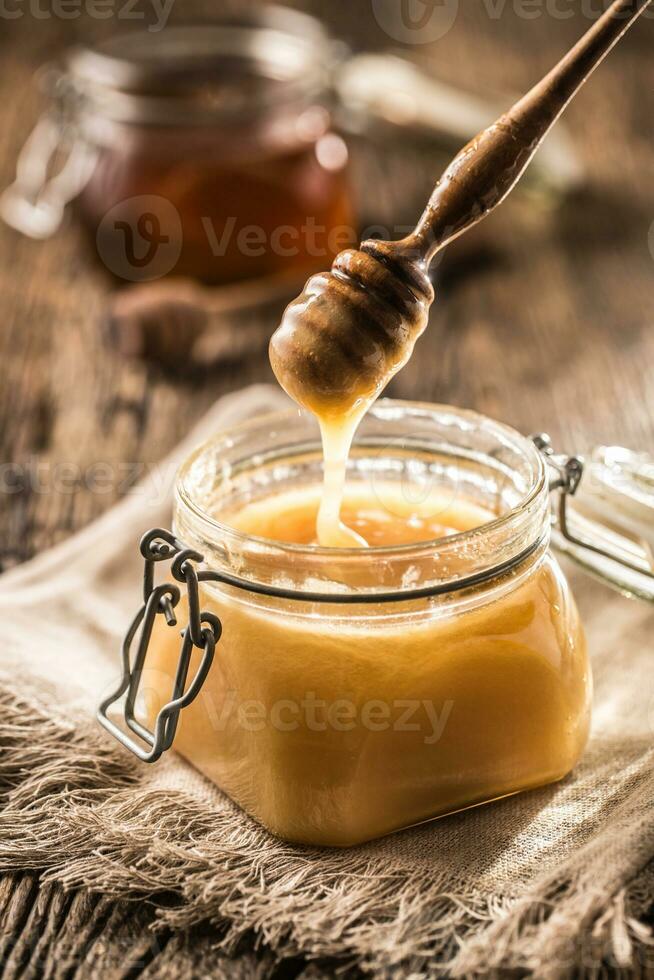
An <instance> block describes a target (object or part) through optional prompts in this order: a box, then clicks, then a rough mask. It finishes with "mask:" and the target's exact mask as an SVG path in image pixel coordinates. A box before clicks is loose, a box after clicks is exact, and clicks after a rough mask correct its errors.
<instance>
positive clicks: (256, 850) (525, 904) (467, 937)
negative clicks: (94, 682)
mask: <svg viewBox="0 0 654 980" xmlns="http://www.w3.org/2000/svg"><path fill="white" fill-rule="evenodd" d="M0 712H1V714H0V752H1V754H0V800H1V802H2V813H1V814H0V870H4V871H18V870H38V871H41V872H43V880H44V881H51V882H56V883H58V884H60V885H62V886H63V887H64V888H69V889H88V890H90V891H92V892H95V893H101V894H102V895H103V896H105V897H106V898H108V899H116V900H119V899H122V900H140V901H143V900H147V901H149V902H151V903H152V904H153V905H154V906H155V907H156V908H157V920H156V921H157V922H158V923H159V924H161V925H166V926H168V927H170V928H173V929H182V928H186V927H188V926H193V925H197V924H201V923H203V922H211V923H213V924H214V925H215V926H217V927H218V928H219V930H220V932H219V935H220V937H222V938H221V940H220V946H221V947H222V948H224V949H225V950H227V951H229V950H230V949H233V948H235V947H236V945H237V944H238V942H239V941H240V940H241V939H242V938H243V937H244V936H245V935H248V934H249V935H252V934H254V936H255V938H256V941H257V943H259V944H263V945H266V946H268V947H269V948H271V949H272V950H273V951H274V952H275V953H276V954H277V955H278V956H280V957H288V956H295V955H298V954H302V955H303V956H306V957H309V958H313V957H315V958H319V957H329V958H336V959H339V960H341V961H342V962H343V966H344V968H345V971H347V969H348V964H354V963H356V964H357V966H358V967H359V968H360V969H363V970H365V971H367V972H370V973H373V974H374V975H376V976H379V977H389V978H390V977H393V978H397V977H401V976H406V977H412V978H416V977H425V976H428V977H432V976H438V975H451V976H484V975H502V974H503V973H505V971H507V970H509V969H520V970H523V971H525V970H527V971H529V972H531V973H533V974H535V975H537V976H539V977H561V976H568V975H572V973H573V972H574V974H575V976H580V975H588V976H596V975H597V972H598V969H599V968H600V966H601V964H607V963H609V964H611V963H612V964H614V965H617V966H619V967H624V968H629V967H633V966H635V965H638V967H639V968H643V966H644V965H645V964H648V963H649V964H653V963H654V958H653V957H652V955H651V951H652V938H651V933H650V930H649V929H648V927H647V926H646V925H645V924H643V922H642V921H641V920H640V917H641V916H642V914H643V913H644V912H645V911H646V910H647V909H648V908H649V906H650V905H651V902H652V897H653V896H654V874H651V872H649V871H648V872H647V873H646V874H645V875H640V876H639V877H636V875H637V872H638V871H639V870H640V869H641V868H643V867H644V866H645V865H647V862H648V860H649V857H650V856H651V854H652V853H654V826H652V818H651V817H650V816H649V814H650V813H651V812H652V811H651V808H649V807H648V808H645V813H644V815H643V817H642V821H641V823H640V824H639V825H638V826H637V827H634V822H633V820H630V821H629V831H628V832H629V834H630V835H631V834H634V833H636V835H637V837H638V845H637V846H636V847H635V848H634V852H633V853H634V857H633V872H634V883H633V885H632V887H630V888H627V889H625V888H620V889H617V890H615V891H614V892H611V890H610V888H609V889H607V887H606V883H604V884H602V883H601V881H598V880H597V875H596V874H595V873H594V872H593V871H592V869H593V867H594V866H595V864H594V860H593V859H594V858H596V857H597V855H593V853H592V848H593V846H595V845H594V843H593V842H591V843H590V845H588V847H586V848H584V849H582V850H583V852H584V853H582V854H581V855H579V856H578V857H577V858H576V859H575V860H574V861H568V862H567V863H566V864H565V868H564V870H563V871H562V870H561V869H559V870H557V872H556V873H555V874H552V875H551V876H550V877H549V878H547V879H546V880H544V881H541V882H539V888H538V893H537V894H530V895H528V896H526V897H522V898H520V899H519V900H516V899H511V898H510V897H505V898H496V899H494V900H493V901H487V900H483V901H482V900H480V898H479V896H478V895H476V894H475V892H474V885H473V884H465V883H463V882H462V883H461V886H460V888H459V889H457V891H456V893H453V892H452V889H451V881H449V882H448V889H447V890H445V889H444V883H443V882H441V881H439V880H438V878H437V877H436V876H434V877H430V878H429V880H427V879H426V877H425V876H420V877H418V878H416V877H412V878H408V877H407V875H406V870H405V869H400V868H398V869H397V870H395V869H393V868H392V866H391V867H389V864H388V862H387V861H382V860H381V859H380V858H371V857H370V855H366V853H365V850H354V851H340V852H333V851H330V852H324V851H319V850H314V849H309V848H299V847H294V846H292V845H288V844H284V843H283V842H281V841H278V840H276V839H274V838H271V837H270V835H269V834H268V833H267V832H266V831H265V830H263V829H262V828H261V827H259V826H258V825H257V824H255V823H254V822H253V821H250V820H249V819H248V818H247V817H245V816H244V815H243V814H241V812H240V811H237V810H236V809H235V808H234V809H232V808H231V807H227V808H220V809H217V808H215V807H212V806H211V805H210V804H208V803H207V802H206V801H202V800H196V799H195V798H194V797H192V796H190V795H189V794H185V793H182V792H179V791H175V792H171V791H162V790H152V789H147V788H144V787H141V788H139V786H138V782H139V779H140V778H141V777H140V770H136V771H135V769H134V766H133V763H132V760H131V758H130V757H128V756H127V755H125V754H123V753H122V752H121V750H119V749H116V748H115V747H113V746H112V745H111V744H110V743H109V741H108V740H107V739H106V738H105V737H104V736H103V734H102V733H101V732H100V731H99V730H98V729H97V728H96V727H95V726H94V725H92V724H90V723H89V722H88V721H80V720H77V719H76V720H71V719H70V718H69V717H67V716H65V715H60V714H53V710H52V706H51V705H48V706H47V709H46V706H45V705H44V704H43V702H42V701H41V699H40V696H39V695H38V694H37V693H36V692H35V691H34V690H32V689H30V688H29V687H25V686H23V682H21V690H20V692H18V691H17V690H16V678H15V677H11V678H9V677H3V676H2V675H0ZM653 781H654V780H653V779H649V780H643V781H642V782H641V785H639V786H637V787H635V788H634V792H635V793H637V794H638V795H639V796H640V795H641V794H649V797H650V799H651V794H652V792H653V791H654V786H653V785H652V783H653ZM616 829H617V831H618V832H619V831H620V828H616ZM336 854H337V855H338V856H337V858H336V857H335V855H336Z"/></svg>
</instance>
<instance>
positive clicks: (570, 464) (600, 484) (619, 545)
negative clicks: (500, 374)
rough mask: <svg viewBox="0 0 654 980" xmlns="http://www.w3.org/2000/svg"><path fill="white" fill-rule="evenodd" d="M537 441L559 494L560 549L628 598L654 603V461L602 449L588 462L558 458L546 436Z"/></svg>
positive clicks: (557, 541)
mask: <svg viewBox="0 0 654 980" xmlns="http://www.w3.org/2000/svg"><path fill="white" fill-rule="evenodd" d="M532 439H533V441H534V443H535V445H536V447H537V448H538V449H539V450H540V452H541V453H542V455H543V457H544V458H545V462H546V463H547V464H548V466H549V467H550V468H551V469H553V470H554V475H553V478H552V480H551V481H550V489H551V490H558V492H559V493H558V506H557V512H556V523H555V525H554V528H553V532H552V541H553V544H554V545H555V547H556V548H557V549H558V550H559V551H561V552H563V553H564V554H566V555H568V556H569V557H570V558H572V559H573V560H574V561H575V562H576V563H577V564H578V565H580V566H581V567H582V568H584V569H586V571H588V572H590V573H591V574H592V575H594V576H595V577H596V578H598V579H600V580H601V581H603V582H605V583H606V584H607V585H610V586H612V587H613V588H616V589H618V590H619V591H620V592H622V593H623V594H624V595H627V596H629V597H632V598H638V599H645V600H647V601H649V602H654V555H653V551H652V549H653V547H654V460H653V459H652V458H651V457H650V456H648V455H647V454H646V453H635V452H632V451H631V450H628V449H623V448H620V447H617V446H610V447H606V446H601V447H599V448H597V449H595V450H593V452H592V454H591V456H590V458H589V460H588V461H587V462H584V461H583V460H582V459H581V457H579V456H560V455H556V454H555V453H554V451H553V449H552V445H551V442H550V439H549V436H547V435H545V434H541V435H535V436H532ZM582 477H583V479H582Z"/></svg>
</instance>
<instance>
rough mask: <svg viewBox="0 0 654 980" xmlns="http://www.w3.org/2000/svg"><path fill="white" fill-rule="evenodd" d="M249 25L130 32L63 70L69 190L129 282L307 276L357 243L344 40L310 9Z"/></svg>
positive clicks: (261, 16)
mask: <svg viewBox="0 0 654 980" xmlns="http://www.w3.org/2000/svg"><path fill="white" fill-rule="evenodd" d="M245 17H246V19H245V20H243V19H240V20H238V21H232V20H225V21H224V22H222V21H221V22H219V23H218V24H216V23H215V22H213V23H212V24H207V25H195V26H187V27H174V28H168V29H166V30H164V31H162V32H159V33H157V34H154V33H148V32H145V31H144V32H142V33H141V32H137V33H132V34H127V35H121V36H115V37H113V38H110V39H108V40H106V41H103V42H101V43H100V44H98V45H97V46H95V47H86V48H79V49H75V50H73V51H71V52H69V54H68V56H67V58H66V62H65V69H64V71H63V73H61V74H58V75H57V77H56V80H55V82H54V95H55V99H54V101H55V103H57V106H58V112H59V117H60V121H59V128H60V131H61V132H66V134H67V141H68V143H69V144H71V145H72V149H71V150H70V153H71V157H70V158H69V160H70V161H71V162H72V160H73V158H74V157H75V153H77V158H78V159H77V163H78V172H77V174H75V173H72V172H71V174H70V183H71V186H70V188H66V187H65V188H64V193H63V194H60V197H62V196H68V198H69V199H70V198H73V197H74V199H75V202H74V206H75V210H76V213H77V214H78V215H79V217H80V218H81V221H82V223H83V225H84V227H85V228H86V229H87V230H88V232H89V234H90V236H91V238H92V240H93V242H94V244H95V245H96V247H97V251H98V254H99V257H100V259H101V261H102V262H103V264H104V265H105V266H106V267H107V268H108V269H109V271H110V272H111V273H113V274H114V275H115V276H117V277H119V278H122V279H126V280H129V281H139V280H150V279H155V278H159V277H160V276H162V275H167V274H174V275H177V276H179V275H182V276H192V277H194V278H196V279H200V280H202V281H204V282H208V283H214V284H222V283H228V282H236V281H240V280H252V279H254V280H260V279H268V278H269V277H273V278H275V277H277V276H280V277H283V278H284V279H285V280H293V281H295V280H298V281H303V280H304V279H305V278H306V277H307V275H309V274H310V273H311V272H313V271H316V270H318V269H322V268H324V267H325V265H328V264H329V263H330V261H331V259H332V258H333V256H334V255H335V254H336V252H338V251H339V249H340V248H343V247H344V237H345V238H347V237H348V233H347V232H346V231H345V229H349V234H350V235H351V238H352V240H354V238H355V234H356V233H355V231H354V228H353V223H354V215H353V209H352V204H351V197H350V192H349V188H348V184H347V174H346V170H347V158H348V154H347V148H346V145H345V143H344V142H343V140H342V139H341V137H340V136H338V135H336V134H335V133H333V132H332V131H331V116H330V112H329V109H328V108H327V98H326V93H327V91H328V86H329V79H330V65H331V61H332V57H333V56H332V52H333V42H331V41H330V40H329V38H328V36H327V35H326V33H325V32H324V31H323V29H322V28H321V26H320V24H319V22H317V21H316V20H314V19H313V18H311V17H307V16H305V15H303V14H300V13H296V12H294V11H290V10H283V9H280V8H274V7H268V8H261V9H258V10H253V11H252V13H250V14H246V15H245ZM61 118H63V120H64V123H63V124H62V123H61ZM71 131H72V138H71ZM65 166H67V165H65ZM64 169H65V167H64ZM76 179H77V180H78V181H79V185H80V186H79V187H75V186H74V185H75V182H76ZM63 183H64V184H65V181H64V182H63ZM59 190H60V191H61V190H62V187H61V184H60V186H59ZM71 191H74V193H71ZM58 203H60V202H58ZM45 204H46V205H47V201H46V202H45ZM51 217H54V219H55V220H56V217H57V216H56V214H55V215H54V216H51ZM44 221H45V224H46V225H47V215H46V216H45V218H44ZM339 229H340V231H339ZM38 237H45V235H41V236H38ZM345 244H347V242H345Z"/></svg>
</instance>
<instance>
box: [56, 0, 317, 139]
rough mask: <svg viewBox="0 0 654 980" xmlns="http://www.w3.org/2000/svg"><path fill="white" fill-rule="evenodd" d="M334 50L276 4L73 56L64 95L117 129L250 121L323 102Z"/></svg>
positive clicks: (307, 18)
mask: <svg viewBox="0 0 654 980" xmlns="http://www.w3.org/2000/svg"><path fill="white" fill-rule="evenodd" d="M334 44H335V42H333V41H332V40H331V39H330V37H329V35H328V34H327V32H326V30H325V29H324V27H323V26H322V24H321V23H320V21H318V20H317V19H316V18H314V17H312V16H311V15H309V14H305V13H303V12H301V11H294V10H290V9H288V8H281V7H268V6H267V7H265V8H257V9H255V10H252V11H243V12H242V13H241V14H240V15H239V16H238V17H228V16H225V17H223V18H221V19H218V20H217V21H216V20H212V21H211V22H209V23H207V24H202V23H196V24H187V25H180V26H174V27H168V28H166V29H165V30H163V31H159V32H156V33H152V32H148V31H147V30H140V31H129V32H126V33H123V34H116V35H113V36H111V37H109V38H108V39H106V40H104V41H101V42H99V43H97V44H95V45H89V46H84V47H75V48H72V49H70V50H69V52H68V54H67V56H66V62H65V64H66V71H67V75H66V76H65V80H64V82H63V83H62V88H61V91H62V94H63V95H64V96H66V95H72V96H73V98H74V97H75V96H76V97H77V98H78V100H80V102H81V106H82V107H83V108H86V110H87V111H91V112H97V113H99V114H101V115H103V116H105V117H107V118H109V119H111V120H113V121H114V122H125V123H142V124H151V125H164V126H165V125H184V126H192V125H203V124H208V123H211V122H216V121H219V120H221V119H225V120H230V121H232V120H234V121H239V120H243V121H247V118H248V117H251V116H252V115H255V116H256V115H260V114H265V113H267V112H270V111H272V110H273V109H275V108H279V107H284V106H286V105H295V104H297V103H302V104H305V105H306V104H310V103H311V102H312V101H318V100H319V99H320V97H321V96H322V95H323V94H324V92H325V90H326V88H327V85H328V80H329V77H330V68H331V64H332V62H333V60H334V57H335V53H334ZM239 71H240V75H239ZM228 78H229V86H227V88H226V80H227V79H228ZM235 78H236V81H237V84H238V83H240V85H241V88H240V90H239V89H238V88H237V85H235V84H234V79H235ZM254 82H257V83H263V84H254ZM71 89H72V91H71ZM236 96H238V97H236Z"/></svg>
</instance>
